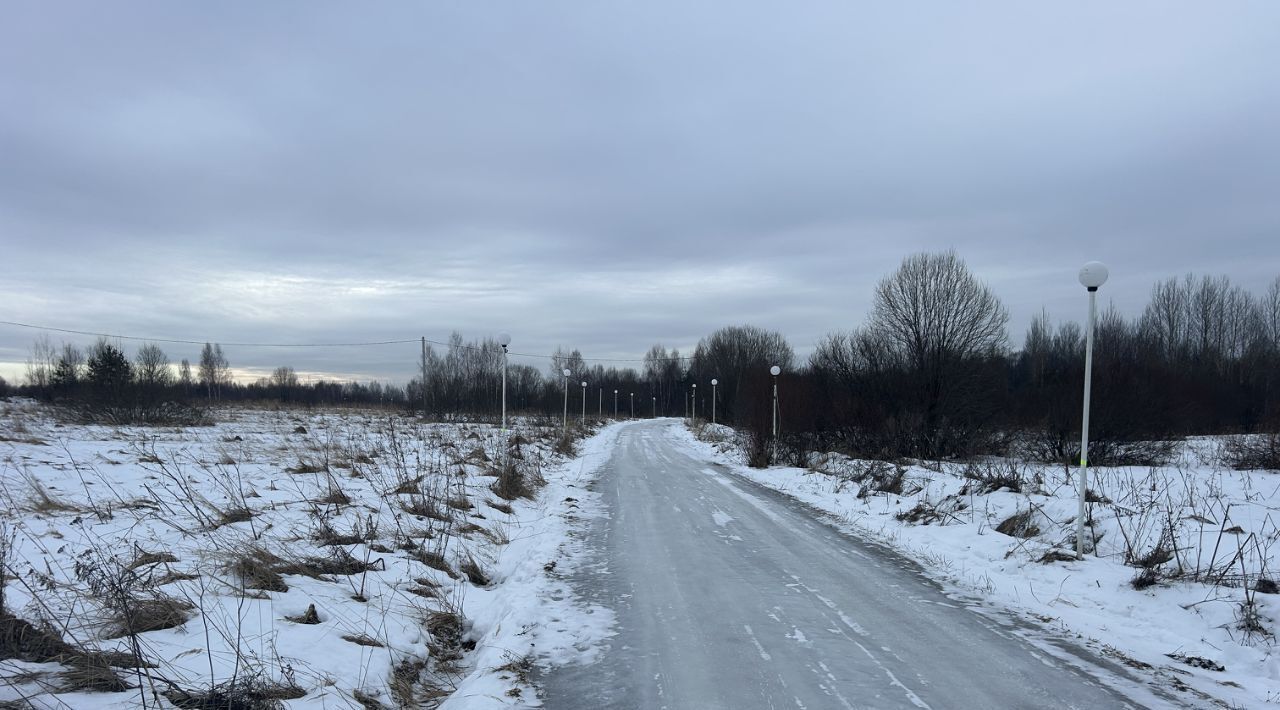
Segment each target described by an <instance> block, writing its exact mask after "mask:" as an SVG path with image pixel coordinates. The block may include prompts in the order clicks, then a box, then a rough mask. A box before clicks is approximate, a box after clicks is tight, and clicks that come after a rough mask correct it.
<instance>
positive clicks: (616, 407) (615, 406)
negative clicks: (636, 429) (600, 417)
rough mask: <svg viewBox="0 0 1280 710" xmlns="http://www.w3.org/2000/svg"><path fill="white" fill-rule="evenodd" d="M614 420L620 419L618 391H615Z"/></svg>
mask: <svg viewBox="0 0 1280 710" xmlns="http://www.w3.org/2000/svg"><path fill="white" fill-rule="evenodd" d="M613 418H614V419H617V418H618V390H614V391H613Z"/></svg>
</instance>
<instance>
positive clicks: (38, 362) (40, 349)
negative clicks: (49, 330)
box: [27, 335, 58, 397]
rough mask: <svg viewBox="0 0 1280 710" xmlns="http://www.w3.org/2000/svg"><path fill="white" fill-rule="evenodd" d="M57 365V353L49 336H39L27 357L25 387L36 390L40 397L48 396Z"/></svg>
mask: <svg viewBox="0 0 1280 710" xmlns="http://www.w3.org/2000/svg"><path fill="white" fill-rule="evenodd" d="M57 364H58V351H57V349H55V348H54V347H53V342H52V341H50V340H49V336H47V335H41V336H40V337H38V338H36V342H35V343H33V344H32V345H31V353H30V354H29V355H28V356H27V385H28V386H31V387H34V388H36V390H37V391H38V394H39V395H40V396H41V397H48V396H49V385H50V384H51V382H52V380H53V372H54V369H55V368H56V367H57Z"/></svg>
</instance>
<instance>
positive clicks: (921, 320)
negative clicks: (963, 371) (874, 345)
mask: <svg viewBox="0 0 1280 710" xmlns="http://www.w3.org/2000/svg"><path fill="white" fill-rule="evenodd" d="M1008 322H1009V313H1008V311H1006V310H1005V308H1004V305H1003V304H1001V303H1000V299H998V298H996V296H995V294H993V293H992V292H991V290H990V289H988V288H987V287H986V286H985V285H984V284H983V283H982V282H980V281H978V279H977V278H976V277H974V275H973V274H972V273H970V272H969V268H968V267H967V266H966V265H965V263H964V261H962V260H961V259H960V257H959V256H957V255H956V253H955V252H954V251H947V252H943V253H940V254H926V253H921V254H915V255H912V256H909V257H907V258H906V259H904V260H903V261H902V266H900V267H899V268H898V270H897V271H896V272H894V273H893V274H892V275H890V276H888V277H887V278H885V279H884V280H882V281H881V282H880V284H879V286H877V287H876V294H875V306H874V309H873V311H872V315H871V327H872V329H873V330H874V331H875V332H876V333H877V334H878V335H881V336H883V337H884V338H886V339H887V340H888V341H889V342H890V343H892V344H893V345H894V346H895V347H897V348H898V349H899V350H901V351H902V352H903V354H904V355H906V357H907V358H908V359H909V360H910V361H911V362H912V363H913V364H914V365H915V367H916V368H917V369H918V370H920V371H922V372H926V371H936V370H937V369H938V368H939V367H940V366H941V365H942V364H943V363H945V362H947V361H949V360H956V359H965V358H968V357H973V356H981V355H992V354H997V353H1000V352H1002V351H1003V350H1004V348H1005V346H1006V340H1007V336H1006V333H1005V325H1006V324H1007V323H1008Z"/></svg>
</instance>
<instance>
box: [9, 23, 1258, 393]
mask: <svg viewBox="0 0 1280 710" xmlns="http://www.w3.org/2000/svg"><path fill="white" fill-rule="evenodd" d="M5 15H6V17H5V22H3V23H0V95H2V96H3V99H4V100H3V101H0V155H3V156H4V159H3V160H0V240H2V242H3V245H2V246H3V248H2V250H0V253H2V254H3V258H4V260H5V261H6V263H7V264H9V265H14V264H18V265H21V267H20V268H16V269H15V268H12V267H10V268H6V281H5V283H4V284H2V285H0V296H3V303H4V306H2V307H0V313H3V315H4V317H6V318H7V319H10V320H22V321H38V322H41V323H45V324H50V325H56V326H63V327H71V328H80V329H94V330H98V329H102V330H111V331H113V332H131V333H137V334H154V335H157V336H164V335H170V336H176V337H188V336H191V335H195V336H197V337H211V338H220V339H223V340H227V341H233V340H259V339H265V340H273V341H274V340H279V339H286V340H306V341H332V340H348V339H353V338H357V337H358V338H361V339H362V338H368V339H382V338H385V337H396V336H400V335H402V334H405V333H408V334H409V335H410V336H412V335H414V334H418V333H425V334H427V335H435V336H437V337H443V336H444V335H446V334H447V333H448V332H449V331H450V330H453V329H459V330H463V331H465V332H467V334H468V335H471V336H481V335H485V334H488V333H492V332H496V331H498V330H512V331H516V330H524V331H525V333H526V335H522V336H521V337H520V338H519V340H521V341H523V342H526V343H529V344H530V345H531V346H536V347H540V348H542V349H544V350H546V351H549V350H550V349H551V348H553V347H554V346H555V345H557V344H563V345H567V346H570V347H581V348H582V349H583V350H584V352H586V353H587V354H588V355H597V356H628V355H633V356H638V355H639V354H642V353H643V351H644V350H645V348H647V346H648V345H649V344H650V343H652V342H658V341H662V342H665V343H667V344H668V345H676V346H679V347H688V346H689V345H691V344H692V343H693V342H694V341H696V339H697V337H698V336H700V335H702V334H705V333H706V332H708V331H709V330H711V329H713V328H715V327H718V326H720V325H725V324H730V323H741V322H753V323H757V324H760V325H763V326H766V327H772V328H776V329H778V330H781V331H783V332H784V333H787V334H788V335H790V336H792V338H793V341H794V343H795V345H797V346H798V347H800V348H801V349H802V350H803V349H804V348H806V347H807V346H808V345H810V344H811V343H812V341H813V340H815V339H816V338H817V337H820V336H821V334H823V333H825V332H828V331H831V330H835V329H845V328H848V327H852V326H854V325H856V324H857V323H858V322H860V321H861V319H862V317H863V316H864V314H865V313H866V310H867V307H868V304H869V301H870V295H871V291H872V289H873V287H874V284H875V282H876V280H878V279H879V278H880V277H881V276H883V275H884V274H886V273H888V272H889V271H891V270H892V269H893V268H895V267H896V265H897V263H898V262H899V260H900V259H901V258H902V257H903V256H904V255H906V254H908V253H910V252H913V251H918V250H935V249H946V248H952V247H954V248H956V249H957V250H958V251H959V252H960V254H961V255H962V256H964V257H965V258H966V259H967V260H968V261H969V263H970V265H971V266H972V267H973V268H974V270H975V271H976V272H977V273H978V274H979V275H980V276H982V277H983V278H985V279H987V280H988V281H989V282H990V283H991V284H992V286H993V287H994V288H995V289H996V291H997V293H999V294H1000V295H1001V297H1003V298H1004V299H1005V300H1006V301H1007V302H1008V303H1009V305H1010V309H1011V311H1012V312H1013V315H1014V320H1013V323H1012V326H1013V327H1012V339H1013V341H1014V342H1015V343H1016V342H1019V341H1020V339H1021V328H1022V327H1024V326H1025V324H1026V323H1027V321H1029V319H1030V318H1031V316H1032V315H1033V314H1034V313H1036V312H1038V311H1039V310H1040V309H1041V308H1042V307H1044V308H1048V309H1049V310H1050V312H1051V314H1053V315H1054V316H1055V317H1063V318H1067V317H1076V316H1077V315H1078V312H1079V311H1080V310H1081V308H1080V304H1079V301H1080V298H1079V294H1078V293H1077V291H1078V286H1076V284H1075V278H1074V272H1075V269H1076V267H1077V266H1078V264H1079V263H1082V262H1084V261H1087V260H1089V259H1094V258H1100V259H1103V260H1105V261H1108V262H1109V263H1110V264H1111V265H1112V271H1113V274H1114V277H1113V283H1112V284H1109V286H1108V295H1109V297H1111V298H1114V299H1115V301H1116V303H1117V306H1118V307H1120V308H1121V309H1122V310H1126V311H1127V312H1134V311H1136V309H1138V308H1140V307H1141V305H1142V303H1143V301H1144V300H1145V294H1146V292H1147V290H1148V289H1149V288H1150V286H1151V284H1152V282H1153V281H1154V280H1156V279H1158V278H1163V277H1166V276H1169V275H1175V274H1180V273H1184V272H1186V271H1190V270H1194V271H1197V272H1206V273H1227V274H1229V275H1231V276H1232V277H1233V279H1235V280H1236V281H1238V282H1240V283H1242V284H1243V285H1245V286H1246V287H1250V288H1254V289H1255V290H1257V289H1260V288H1261V287H1262V285H1263V284H1265V283H1266V282H1268V281H1269V280H1270V279H1271V278H1274V276H1275V274H1276V273H1277V272H1278V271H1280V259H1278V258H1277V257H1278V256H1280V253H1278V252H1280V249H1277V247H1275V246H1274V244H1275V231H1276V225H1277V222H1278V219H1280V206H1278V205H1277V203H1276V201H1275V199H1274V195H1275V194H1277V192H1278V190H1277V188H1278V187H1280V136H1277V133H1276V132H1275V131H1274V128H1273V127H1272V123H1273V121H1274V116H1275V115H1278V114H1280V85H1277V84H1276V83H1275V82H1274V80H1273V76H1274V67H1275V66H1277V65H1280V50H1278V49H1277V47H1280V22H1277V20H1280V9H1277V8H1276V6H1274V5H1273V4H1271V3H1265V2H1257V3H1241V4H1237V5H1234V6H1233V7H1232V9H1231V11H1226V10H1224V9H1223V8H1220V7H1207V6H1196V5H1193V4H1174V5H1169V4H1167V3H1154V2H1150V3H1142V2H1140V3H1126V4H1124V5H1122V6H1117V5H1114V4H1108V3H1083V4H1075V5H1073V6H1070V7H1065V6H1064V7H1047V6H1036V5H1026V4H1023V3H994V2H993V3H967V4H964V5H960V6H957V5H951V4H943V3H937V4H932V5H912V6H885V7H875V6H872V7H856V6H850V5H847V4H845V3H834V2H832V3H818V4H810V5H805V6H795V5H784V4H773V3H757V2H748V3H709V4H707V3H704V4H701V5H697V6H689V5H688V4H684V3H643V4H626V3H569V2H547V3H528V4H505V5H490V4H483V3H465V4H427V5H415V4H402V5H383V6H377V7H360V8H356V7H352V6H348V5H343V4H339V3H301V2H299V3H287V2H281V3H271V4H269V5H261V4H252V3H243V4H226V3H223V4H214V5H211V4H175V3H162V2H132V3H116V4H112V5H111V6H102V5H95V4H91V3H82V4H74V3H69V4H57V5H48V4H38V5H30V6H15V7H11V8H6V10H5ZM91 326H92V327H91ZM30 335H31V334H30V333H29V332H24V331H16V332H15V331H13V330H11V329H0V359H7V360H9V361H12V360H13V359H14V358H13V356H12V353H14V352H20V351H21V350H23V349H25V344H26V343H27V342H29V340H30ZM5 349H7V350H5ZM268 355H270V354H253V355H251V357H252V358H255V359H256V358H262V359H263V362H264V363H266V362H269V361H273V359H272V358H274V359H279V358H278V356H272V357H268ZM297 357H298V358H299V359H302V358H303V357H306V358H311V359H313V360H314V362H315V363H316V366H317V368H319V367H324V368H326V369H327V370H329V371H349V372H352V373H355V374H359V373H373V372H379V373H380V372H386V371H387V369H388V368H392V366H393V365H394V363H393V362H392V361H391V360H390V359H388V360H386V361H385V362H384V361H383V359H382V356H381V355H378V356H374V355H366V354H364V353H360V354H358V355H356V356H354V357H352V356H348V355H342V354H337V353H327V354H325V353H320V354H315V355H311V354H302V353H299V355H298V356H297ZM0 367H3V366H0ZM344 368H345V369H344ZM0 371H3V370H0ZM8 372H12V370H9V371H8ZM394 372H401V371H400V370H395V371H394ZM393 374H394V373H393Z"/></svg>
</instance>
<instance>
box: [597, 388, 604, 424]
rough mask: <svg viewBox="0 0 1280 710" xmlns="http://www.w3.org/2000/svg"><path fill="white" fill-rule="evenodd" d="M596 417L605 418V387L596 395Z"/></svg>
mask: <svg viewBox="0 0 1280 710" xmlns="http://www.w3.org/2000/svg"><path fill="white" fill-rule="evenodd" d="M596 419H604V388H603V387H601V388H600V392H599V393H598V394H597V395H596Z"/></svg>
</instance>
